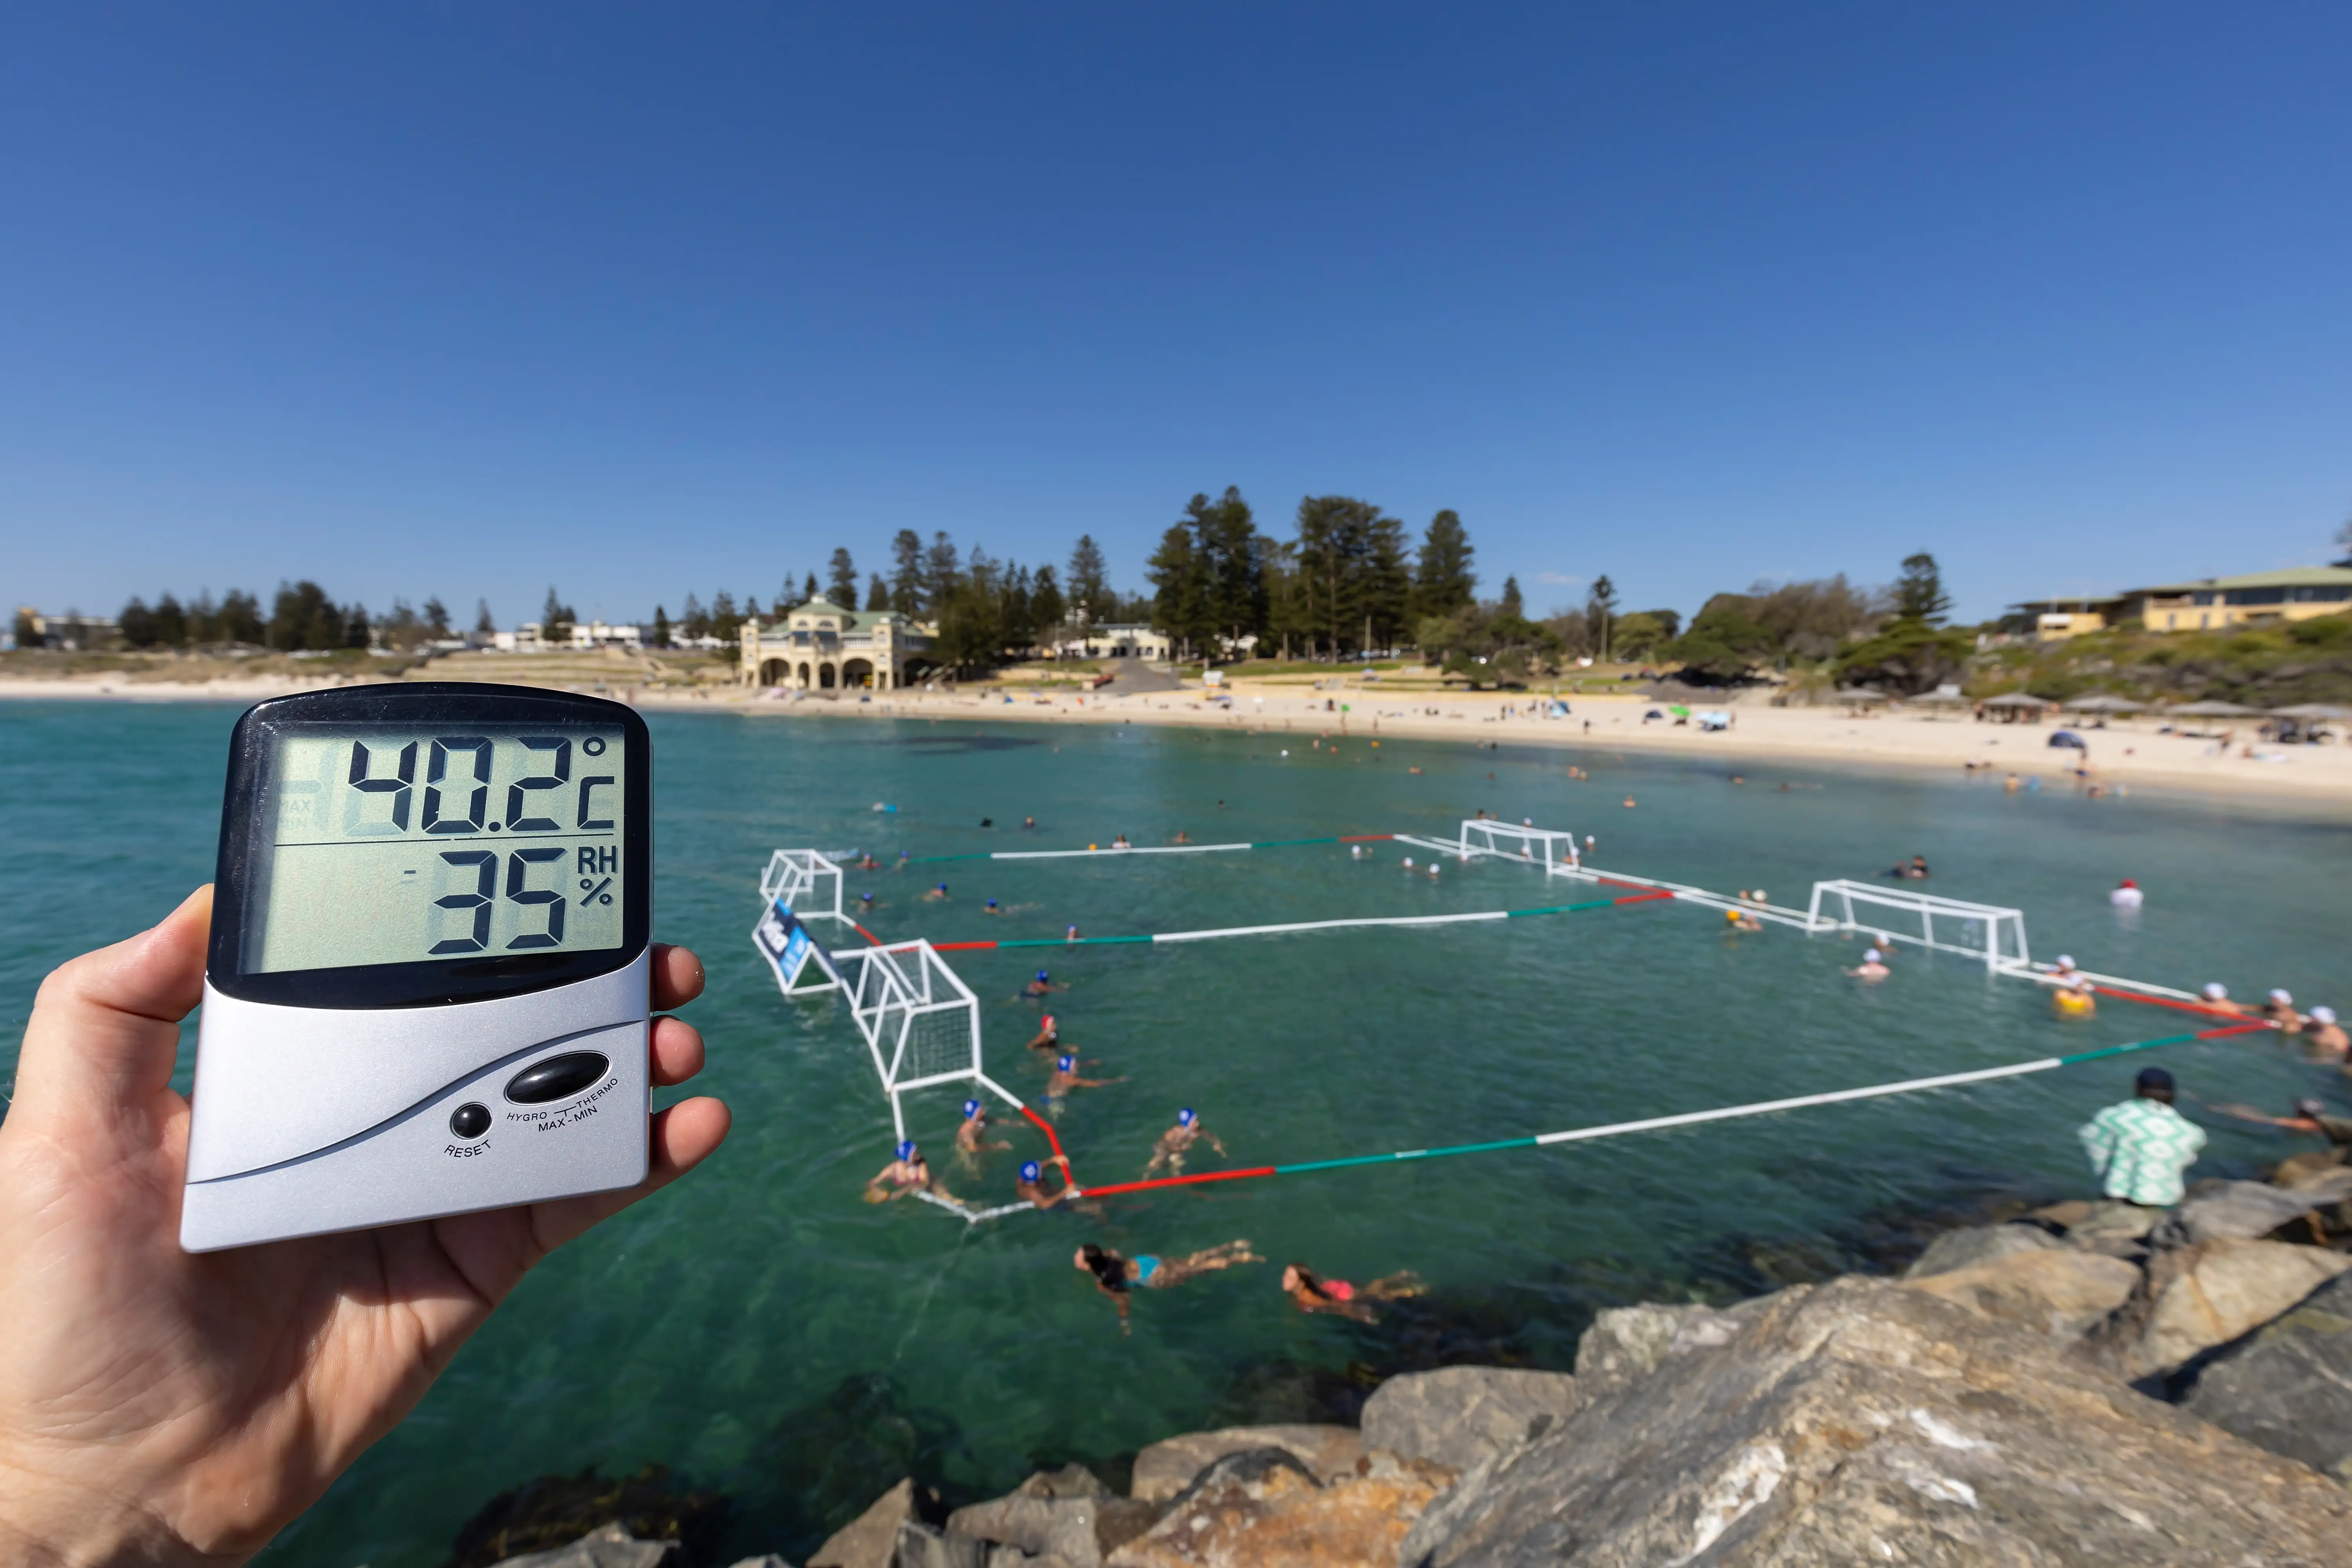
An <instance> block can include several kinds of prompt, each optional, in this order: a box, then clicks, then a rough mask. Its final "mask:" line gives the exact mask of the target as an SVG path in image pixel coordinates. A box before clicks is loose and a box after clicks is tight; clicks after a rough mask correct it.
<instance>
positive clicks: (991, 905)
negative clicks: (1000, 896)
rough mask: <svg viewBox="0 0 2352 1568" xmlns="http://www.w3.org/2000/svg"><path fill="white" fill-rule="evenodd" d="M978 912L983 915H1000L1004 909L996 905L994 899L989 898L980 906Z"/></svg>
mask: <svg viewBox="0 0 2352 1568" xmlns="http://www.w3.org/2000/svg"><path fill="white" fill-rule="evenodd" d="M980 912H981V913H982V914H984V915H1001V914H1003V912H1004V911H1003V910H1001V909H999V908H998V907H997V903H996V900H994V899H991V900H988V902H986V903H984V904H982V906H981V907H980Z"/></svg>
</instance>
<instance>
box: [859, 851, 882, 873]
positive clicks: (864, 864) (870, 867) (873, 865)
mask: <svg viewBox="0 0 2352 1568" xmlns="http://www.w3.org/2000/svg"><path fill="white" fill-rule="evenodd" d="M857 869H859V870H861V871H879V870H880V869H882V862H881V861H879V860H877V859H876V858H874V852H873V851H872V850H870V849H869V850H867V851H866V852H865V853H864V854H862V855H860V856H858V858H857Z"/></svg>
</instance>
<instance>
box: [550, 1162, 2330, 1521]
mask: <svg viewBox="0 0 2352 1568" xmlns="http://www.w3.org/2000/svg"><path fill="white" fill-rule="evenodd" d="M883 1479H884V1478H877V1489H879V1490H880V1492H881V1495H880V1496H879V1497H878V1498H877V1500H875V1501H874V1503H873V1504H872V1506H871V1507H869V1508H868V1509H866V1511H865V1513H864V1514H863V1515H862V1516H860V1517H859V1518H858V1519H856V1521H853V1522H851V1523H850V1524H848V1525H847V1526H846V1527H845V1528H844V1529H842V1530H840V1531H837V1532H836V1533H835V1535H834V1536H833V1537H832V1539H830V1540H828V1541H827V1542H824V1545H822V1546H821V1547H819V1548H818V1549H817V1550H816V1552H814V1553H813V1554H812V1555H811V1556H809V1557H808V1559H807V1560H806V1563H805V1564H804V1568H1337V1565H1340V1564H1350V1565H1352V1564H1367V1565H1377V1568H1454V1565H1456V1564H1472V1563H1477V1564H1486V1563H1500V1564H1535V1563H1547V1564H1549V1563H1580V1564H1605V1565H1609V1568H1619V1565H1622V1568H1635V1565H1636V1564H1639V1565H1643V1568H1649V1565H1652V1564H1659V1563H1708V1564H1748V1563H1758V1564H1760V1563H1854V1564H1862V1563H1962V1562H1970V1563H1973V1562H1998V1563H2138V1564H2176V1563H2177V1564H2191V1563H2198V1564H2205V1563H2210V1564H2223V1563H2227V1564H2242V1563H2263V1564H2311V1565H2313V1568H2319V1565H2321V1564H2342V1563H2352V1168H2347V1166H2345V1165H2344V1164H2342V1163H2339V1162H2338V1161H2336V1159H2335V1158H2333V1157H2332V1156H2317V1155H2313V1156H2304V1157H2302V1158H2300V1159H2298V1160H2294V1161H2290V1162H2288V1163H2287V1164H2286V1165H2284V1166H2282V1167H2281V1169H2280V1170H2279V1172H2278V1173H2277V1174H2276V1175H2275V1176H2274V1177H2273V1179H2272V1180H2271V1181H2269V1182H2251V1181H2209V1182H2203V1183H2200V1184H2197V1185H2195V1186H2193V1187H2192V1188H2191V1189H2190V1191H2189V1195H2188V1197H2187V1198H2186V1200H2185V1201H2184V1202H2183V1203H2182V1204H2181V1205H2179V1207H2178V1208H2176V1209H2172V1210H2152V1209H2144V1208H2137V1207H2134V1206H2132V1205H2126V1204H2118V1203H2086V1202H2072V1203H2062V1204H2055V1205H2049V1206H2046V1207H2043V1208H2041V1209H2036V1210H2033V1211H2032V1212H2030V1213H2026V1214H2022V1215H2018V1216H2017V1217H2015V1218H2013V1219H2011V1220H2008V1221H2005V1222H2003V1223H2000V1224H1995V1225H1979V1226H1968V1227H1965V1228H1962V1229H1958V1230H1953V1231H1949V1232H1947V1233H1945V1234H1943V1235H1942V1236H1939V1237H1937V1238H1936V1239H1935V1240H1934V1241H1933V1242H1932V1243H1931V1244H1930V1245H1929V1246H1928V1247H1927V1251H1926V1252H1925V1253H1924V1254H1923V1255H1922V1256H1920V1257H1919V1258H1918V1259H1917V1260H1916V1262H1914V1263H1913V1264H1912V1265H1911V1266H1910V1267H1909V1268H1907V1269H1906V1270H1905V1272H1904V1273H1903V1274H1902V1275H1901V1276H1900V1277H1897V1278H1884V1277H1868V1276H1860V1275H1848V1276H1843V1277H1841V1278H1838V1279H1832V1280H1830V1281H1828V1282H1826V1283H1822V1284H1817V1285H1796V1286H1791V1287H1790V1288H1788V1289H1781V1290H1778V1291H1774V1292H1772V1293H1770V1294H1769V1295H1763V1296H1759V1297H1756V1298H1753V1299H1751V1300H1746V1301H1741V1302H1738V1303H1737V1304H1736V1305H1733V1306H1730V1307H1726V1308H1718V1307H1709V1306H1703V1305H1692V1304H1672V1303H1652V1304H1643V1305H1638V1306H1632V1307H1625V1308H1619V1309H1613V1310H1606V1311H1603V1312H1601V1314H1600V1315H1599V1317H1598V1318H1597V1320H1596V1321H1594V1322H1593V1324H1592V1326H1591V1328H1590V1329H1589V1330H1588V1331H1586V1332H1585V1334H1584V1336H1583V1338H1582V1340H1581V1341H1580V1343H1579V1346H1578V1349H1577V1353H1576V1370H1575V1372H1574V1373H1573V1374H1570V1373H1546V1372H1529V1371H1525V1370H1519V1369H1512V1368H1500V1367H1471V1366H1462V1367H1447V1368H1443V1369H1440V1370H1436V1371H1431V1372H1415V1373H1403V1374H1401V1375H1398V1376H1395V1377H1392V1378H1390V1379H1389V1380H1388V1381H1386V1382H1384V1383H1382V1384H1381V1385H1380V1387H1379V1388H1378V1389H1377V1390H1375V1391H1374V1392H1373V1394H1372V1395H1371V1397H1370V1400H1369V1402H1368V1403H1367V1404H1366V1405H1364V1408H1363V1414H1362V1419H1361V1423H1360V1426H1329V1425H1297V1426H1240V1427H1232V1428H1227V1429H1223V1430H1220V1431H1213V1432H1196V1433H1189V1434H1186V1435H1183V1436H1177V1437H1171V1438H1169V1439H1167V1440H1166V1441H1164V1442H1160V1443H1156V1444H1154V1445H1152V1446H1151V1447H1148V1448H1146V1449H1144V1450H1143V1451H1142V1452H1141V1453H1140V1454H1139V1455H1138V1456H1137V1458H1136V1460H1135V1465H1134V1471H1133V1478H1132V1482H1131V1484H1130V1486H1129V1492H1128V1495H1126V1496H1124V1497H1122V1496H1119V1495H1118V1494H1116V1493H1115V1492H1113V1491H1112V1490H1111V1489H1110V1488H1108V1487H1107V1486H1105V1485H1104V1484H1103V1483H1102V1481H1101V1480H1100V1479H1097V1477H1096V1476H1095V1475H1094V1474H1093V1473H1092V1472H1091V1471H1089V1470H1088V1469H1087V1468H1085V1467H1083V1466H1080V1465H1075V1464H1074V1465H1067V1466H1065V1467H1064V1468H1061V1469H1059V1470H1050V1471H1040V1472H1038V1473H1037V1474H1035V1475H1033V1476H1031V1477H1030V1479H1028V1480H1026V1481H1024V1483H1022V1485H1021V1486H1020V1487H1019V1488H1017V1489H1015V1490H1013V1492H1012V1493H1010V1494H1008V1495H1006V1496H1004V1497H1000V1498H995V1499H992V1500H987V1501H984V1502H979V1503H974V1504H971V1505H970V1506H967V1507H963V1508H959V1509H955V1510H952V1511H948V1510H943V1509H941V1508H940V1505H939V1504H938V1502H937V1500H936V1499H935V1498H934V1497H933V1496H932V1494H931V1493H929V1491H928V1490H926V1489H924V1488H923V1487H922V1486H921V1485H920V1484H919V1481H918V1480H916V1479H913V1478H904V1479H897V1481H896V1484H895V1485H888V1486H887V1488H886V1487H883V1486H881V1485H880V1483H881V1482H882V1480H883ZM504 1561H505V1563H507V1564H508V1565H509V1568H700V1565H701V1563H703V1562H704V1561H707V1559H706V1558H704V1557H703V1556H702V1554H701V1553H699V1552H698V1551H697V1550H696V1549H695V1547H694V1546H693V1545H692V1544H691V1543H687V1542H681V1541H677V1540H643V1539H638V1538H635V1537H633V1536H632V1535H630V1534H629V1533H628V1531H626V1530H625V1529H624V1528H622V1527H621V1526H620V1525H618V1524H612V1523H607V1524H604V1525H603V1526H601V1527H600V1528H599V1529H597V1530H595V1531H591V1532H589V1533H588V1534H586V1535H584V1536H581V1537H580V1538H578V1539H576V1540H573V1541H572V1542H570V1543H569V1544H567V1545H564V1546H562V1547H558V1548H556V1549H554V1550H551V1551H542V1552H534V1553H530V1554H528V1555H521V1556H512V1557H508V1558H506V1559H504ZM737 1568H789V1564H787V1563H785V1561H784V1559H783V1558H782V1557H780V1556H775V1555H769V1556H765V1557H757V1558H751V1559H746V1560H745V1561H744V1562H743V1563H740V1564H738V1565H737Z"/></svg>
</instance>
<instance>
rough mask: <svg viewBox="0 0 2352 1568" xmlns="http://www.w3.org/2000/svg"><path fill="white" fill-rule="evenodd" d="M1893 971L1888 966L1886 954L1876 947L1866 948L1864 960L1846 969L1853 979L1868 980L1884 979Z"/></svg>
mask: <svg viewBox="0 0 2352 1568" xmlns="http://www.w3.org/2000/svg"><path fill="white" fill-rule="evenodd" d="M1846 973H1847V974H1848V975H1850V976H1852V977H1853V979H1856V980H1867V981H1878V980H1884V979H1885V978H1886V977H1887V975H1888V974H1890V973H1893V971H1891V970H1889V969H1888V968H1887V967H1886V955H1885V953H1883V952H1879V951H1878V950H1877V949H1876V948H1874V947H1871V948H1864V950H1863V953H1862V962H1861V963H1858V964H1856V965H1855V966H1854V967H1853V968H1852V969H1849V970H1847V971H1846Z"/></svg>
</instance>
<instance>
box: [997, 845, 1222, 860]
mask: <svg viewBox="0 0 2352 1568" xmlns="http://www.w3.org/2000/svg"><path fill="white" fill-rule="evenodd" d="M1256 847H1257V846H1256V845H1255V844H1150V845H1145V846H1144V847H1141V848H1138V847H1135V846H1133V845H1129V846H1128V847H1126V848H1124V849H1003V850H998V851H996V852H995V853H992V854H991V855H990V856H989V858H990V859H992V860H1067V859H1073V858H1076V859H1080V860H1083V859H1085V858H1087V857H1088V856H1092V857H1094V858H1097V859H1099V858H1102V857H1103V856H1105V855H1216V854H1220V853H1223V851H1226V850H1229V849H1255V848H1256Z"/></svg>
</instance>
